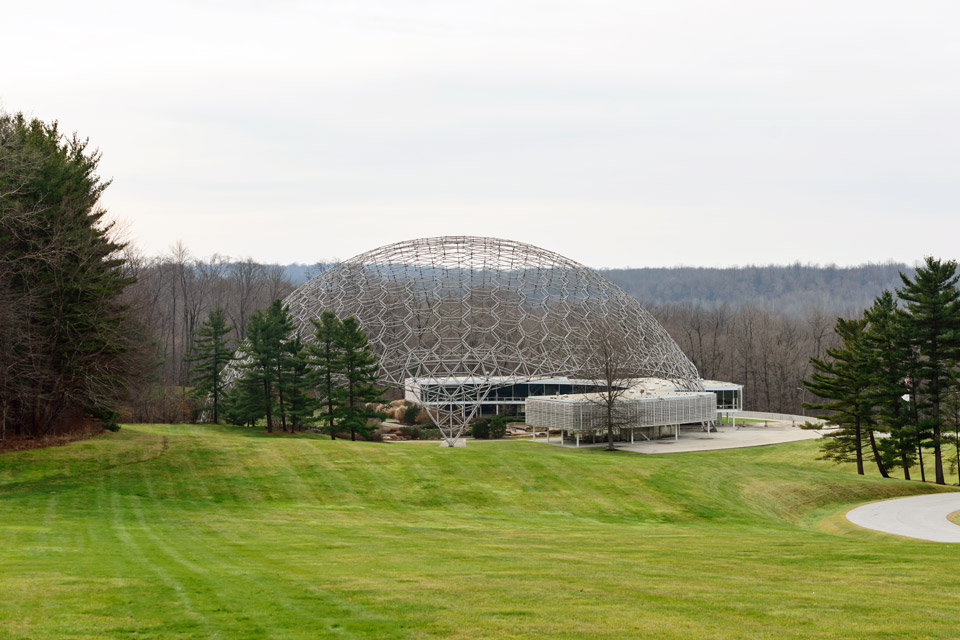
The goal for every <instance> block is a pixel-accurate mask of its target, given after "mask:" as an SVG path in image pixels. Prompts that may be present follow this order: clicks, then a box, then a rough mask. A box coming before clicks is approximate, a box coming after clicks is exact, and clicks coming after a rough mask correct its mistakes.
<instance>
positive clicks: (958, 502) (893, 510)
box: [847, 492, 960, 542]
mask: <svg viewBox="0 0 960 640" xmlns="http://www.w3.org/2000/svg"><path fill="white" fill-rule="evenodd" d="M954 511H960V492H952V493H932V494H930V495H926V496H912V497H910V498H896V499H895V500H884V501H882V502H873V503H871V504H865V505H863V506H862V507H857V508H856V509H851V510H850V511H848V512H847V520H849V521H850V522H852V523H853V524H856V525H859V526H861V527H864V528H866V529H873V530H874V531H883V532H884V533H895V534H897V535H899V536H907V537H909V538H919V539H921V540H931V541H933V542H960V526H957V525H955V524H953V523H952V522H950V521H949V520H947V515H948V514H951V513H953V512H954Z"/></svg>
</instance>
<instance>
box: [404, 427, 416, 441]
mask: <svg viewBox="0 0 960 640" xmlns="http://www.w3.org/2000/svg"><path fill="white" fill-rule="evenodd" d="M400 435H402V436H403V437H404V438H410V439H411V440H419V439H420V429H419V428H417V427H400Z"/></svg>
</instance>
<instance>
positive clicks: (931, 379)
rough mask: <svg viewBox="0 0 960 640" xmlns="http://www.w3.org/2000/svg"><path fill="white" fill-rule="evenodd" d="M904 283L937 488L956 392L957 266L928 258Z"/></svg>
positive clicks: (959, 348)
mask: <svg viewBox="0 0 960 640" xmlns="http://www.w3.org/2000/svg"><path fill="white" fill-rule="evenodd" d="M900 278H901V280H902V281H903V288H902V289H898V290H897V294H898V295H899V297H900V299H901V300H903V301H904V302H906V303H907V304H906V313H904V314H903V321H904V325H905V328H906V331H907V335H909V336H910V340H911V343H912V346H913V347H914V348H915V349H916V353H917V356H918V362H917V370H916V372H915V377H916V381H917V385H918V387H919V394H918V395H919V397H918V399H917V410H918V411H919V412H920V421H919V426H920V428H922V429H929V431H930V433H931V439H932V444H933V456H934V472H935V474H936V483H937V484H944V483H945V479H944V474H943V458H942V453H941V446H940V445H941V440H942V432H943V416H942V415H941V407H942V405H943V402H944V399H945V397H946V396H947V395H948V394H950V393H953V391H954V390H956V388H957V380H956V372H955V368H956V364H957V362H958V361H960V290H958V289H957V281H958V279H960V278H958V276H957V263H956V262H955V261H953V260H948V261H940V260H936V259H934V258H932V257H928V258H926V260H925V264H924V266H922V267H920V268H918V269H917V271H916V273H915V275H914V279H913V280H910V279H909V278H907V277H906V276H904V275H903V274H900Z"/></svg>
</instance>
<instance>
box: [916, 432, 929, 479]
mask: <svg viewBox="0 0 960 640" xmlns="http://www.w3.org/2000/svg"><path fill="white" fill-rule="evenodd" d="M917 460H919V461H920V482H926V481H927V474H926V472H925V471H924V469H923V447H921V446H920V434H919V433H918V434H917Z"/></svg>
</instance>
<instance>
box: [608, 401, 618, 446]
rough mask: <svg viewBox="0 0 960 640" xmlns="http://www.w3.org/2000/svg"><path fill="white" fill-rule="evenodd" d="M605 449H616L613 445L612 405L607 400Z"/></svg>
mask: <svg viewBox="0 0 960 640" xmlns="http://www.w3.org/2000/svg"><path fill="white" fill-rule="evenodd" d="M607 450H608V451H615V450H616V447H614V446H613V405H612V404H611V403H609V402H608V403H607Z"/></svg>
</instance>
